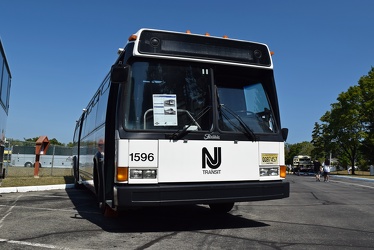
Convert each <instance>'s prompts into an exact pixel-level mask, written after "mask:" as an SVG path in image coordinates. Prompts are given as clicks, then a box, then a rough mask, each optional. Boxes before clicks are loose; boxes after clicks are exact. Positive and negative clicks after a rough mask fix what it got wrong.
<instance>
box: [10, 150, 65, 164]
mask: <svg viewBox="0 0 374 250" xmlns="http://www.w3.org/2000/svg"><path fill="white" fill-rule="evenodd" d="M59 149H60V150H59ZM61 149H62V150H61ZM61 151H63V152H61ZM10 152H11V155H9V159H10V166H13V167H34V164H35V146H13V147H12V150H11V151H10ZM61 153H64V154H63V155H61ZM39 163H40V167H43V168H48V167H53V168H70V167H71V163H72V156H71V148H66V147H56V146H51V150H48V152H47V154H45V155H41V156H40V161H39Z"/></svg>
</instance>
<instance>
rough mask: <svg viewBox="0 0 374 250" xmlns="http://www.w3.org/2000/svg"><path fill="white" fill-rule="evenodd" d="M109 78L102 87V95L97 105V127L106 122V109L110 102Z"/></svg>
mask: <svg viewBox="0 0 374 250" xmlns="http://www.w3.org/2000/svg"><path fill="white" fill-rule="evenodd" d="M109 85H110V81H109V79H107V80H106V82H105V83H104V85H103V86H102V88H101V91H100V92H101V96H100V98H99V102H98V105H97V116H96V127H99V126H100V125H102V124H103V123H104V122H105V117H106V109H107V104H108V95H109Z"/></svg>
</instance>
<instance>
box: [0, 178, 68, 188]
mask: <svg viewBox="0 0 374 250" xmlns="http://www.w3.org/2000/svg"><path fill="white" fill-rule="evenodd" d="M71 183H74V178H73V176H44V177H39V178H34V177H7V178H5V179H4V180H2V182H1V186H0V187H22V186H41V185H57V184H71Z"/></svg>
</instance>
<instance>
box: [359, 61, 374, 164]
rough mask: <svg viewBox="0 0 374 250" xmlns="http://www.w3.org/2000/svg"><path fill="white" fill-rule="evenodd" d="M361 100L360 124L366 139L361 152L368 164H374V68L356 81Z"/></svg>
mask: <svg viewBox="0 0 374 250" xmlns="http://www.w3.org/2000/svg"><path fill="white" fill-rule="evenodd" d="M358 86H359V88H360V91H361V98H362V104H361V106H362V121H361V122H362V124H363V126H364V128H365V131H366V138H365V139H364V141H363V142H362V146H361V152H362V154H363V155H364V156H365V158H366V159H367V161H368V163H369V164H373V163H374V68H373V67H371V70H370V71H369V73H368V75H366V76H362V77H361V78H360V80H359V81H358Z"/></svg>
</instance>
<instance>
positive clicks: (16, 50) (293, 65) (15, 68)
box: [0, 0, 374, 144]
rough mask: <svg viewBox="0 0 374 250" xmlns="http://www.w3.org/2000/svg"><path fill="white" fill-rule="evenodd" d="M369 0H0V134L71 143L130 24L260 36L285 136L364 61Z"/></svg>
mask: <svg viewBox="0 0 374 250" xmlns="http://www.w3.org/2000/svg"><path fill="white" fill-rule="evenodd" d="M373 10H374V1H372V0H359V1H357V0H355V1H351V0H345V1H341V0H329V1H326V0H314V1H294V0H283V1H279V0H269V1H260V0H258V1H257V0H252V1H244V0H243V1H239V0H231V1H213V0H207V1H197V0H190V1H175V0H159V1H148V0H137V1H125V0H108V1H98V0H70V1H69V0H33V1H30V0H0V13H1V14H0V37H1V39H2V42H3V46H4V48H5V51H6V55H7V58H8V62H9V65H10V69H11V73H12V89H11V99H10V111H9V117H8V123H7V131H6V136H7V137H8V138H13V139H23V138H31V137H38V136H40V135H47V136H48V137H49V138H56V139H57V140H59V141H61V142H63V143H68V142H70V141H72V137H73V131H74V127H75V121H76V119H77V118H78V117H79V116H80V114H81V112H82V109H83V108H85V107H86V105H87V103H88V101H89V100H90V98H91V97H92V95H93V94H94V92H95V91H96V89H97V87H98V86H99V84H100V83H101V81H102V80H103V78H104V76H105V75H106V74H107V72H108V71H109V69H110V67H111V65H112V64H113V62H114V61H115V59H116V57H117V54H116V52H117V49H118V48H120V47H123V46H124V45H125V43H126V41H127V38H128V37H129V36H130V35H131V34H133V33H135V32H136V31H137V30H138V29H140V28H143V27H144V28H156V29H164V30H173V31H180V32H184V31H186V30H191V32H192V33H197V34H204V33H205V32H209V33H210V34H211V35H212V36H223V35H228V36H229V37H230V38H235V39H241V40H251V41H257V42H263V43H266V44H268V45H269V47H270V49H271V50H272V51H274V52H275V55H274V56H273V62H274V72H275V80H276V83H277V91H278V95H279V102H280V111H281V119H282V127H288V128H289V137H288V140H287V142H288V143H292V144H293V143H298V142H302V141H310V140H311V133H312V130H313V127H314V123H315V122H318V121H319V119H320V117H321V116H322V115H323V114H324V113H325V112H326V111H328V110H330V104H331V103H334V102H336V98H337V97H338V95H339V94H340V93H341V92H343V91H346V90H347V89H348V87H349V86H352V85H356V84H357V82H358V80H359V78H360V77H361V76H363V75H367V73H368V72H369V71H370V69H371V67H372V66H374V61H373V60H374V32H373V24H374V15H373Z"/></svg>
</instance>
